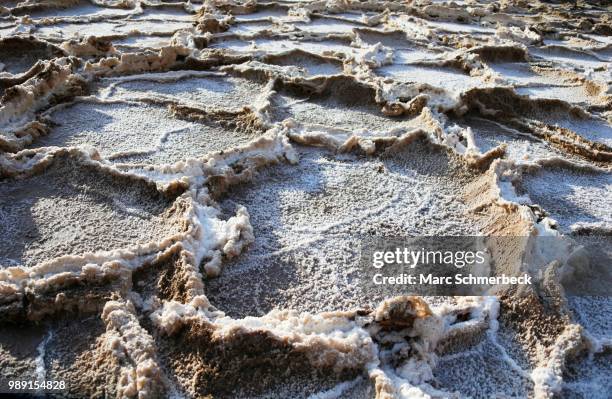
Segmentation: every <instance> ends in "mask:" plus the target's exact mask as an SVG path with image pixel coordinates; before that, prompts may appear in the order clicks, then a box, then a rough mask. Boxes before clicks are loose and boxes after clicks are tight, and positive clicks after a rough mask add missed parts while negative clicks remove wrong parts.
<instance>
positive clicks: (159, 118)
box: [34, 102, 256, 164]
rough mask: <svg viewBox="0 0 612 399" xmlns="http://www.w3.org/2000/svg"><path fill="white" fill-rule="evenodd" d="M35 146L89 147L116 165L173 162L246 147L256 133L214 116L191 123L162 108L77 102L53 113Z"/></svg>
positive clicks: (128, 104)
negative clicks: (50, 120)
mask: <svg viewBox="0 0 612 399" xmlns="http://www.w3.org/2000/svg"><path fill="white" fill-rule="evenodd" d="M51 117H52V120H53V127H52V129H51V131H50V132H49V134H48V135H46V136H44V137H43V138H41V139H40V140H38V141H37V142H36V143H35V145H34V147H47V146H93V147H95V148H96V149H97V150H98V151H99V153H100V155H101V156H103V157H105V158H109V159H111V160H113V161H117V162H128V163H138V162H146V163H155V164H161V163H175V162H178V161H181V160H185V159H189V158H199V157H202V156H204V155H206V154H208V153H211V152H216V151H222V150H226V149H229V148H233V147H236V146H239V145H242V144H246V143H248V142H249V141H250V140H252V139H253V138H255V137H256V133H253V132H246V131H240V129H238V128H235V127H231V126H229V125H225V126H224V124H221V123H220V122H219V121H216V120H215V118H214V117H210V118H205V119H204V120H201V121H200V120H197V121H191V120H189V118H182V119H181V118H180V117H179V116H178V115H175V114H174V113H173V112H172V111H171V110H170V109H168V108H167V107H165V106H161V105H148V104H139V103H124V102H116V103H96V102H80V103H76V104H74V105H72V106H68V107H66V108H60V109H59V110H57V111H56V112H54V113H53V114H52V116H51Z"/></svg>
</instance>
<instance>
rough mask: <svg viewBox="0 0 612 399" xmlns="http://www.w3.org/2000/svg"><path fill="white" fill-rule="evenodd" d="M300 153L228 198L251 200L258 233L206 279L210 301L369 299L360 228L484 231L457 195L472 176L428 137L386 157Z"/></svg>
mask: <svg viewBox="0 0 612 399" xmlns="http://www.w3.org/2000/svg"><path fill="white" fill-rule="evenodd" d="M300 155H301V160H300V163H299V164H298V165H297V166H291V167H287V166H282V167H281V166H279V167H274V168H272V169H270V170H269V171H265V172H262V173H261V175H260V176H259V177H258V178H257V179H256V181H254V182H253V183H251V184H248V185H246V186H243V187H239V188H236V189H233V190H232V191H231V192H230V193H229V194H228V197H227V199H225V200H223V201H222V202H221V205H222V207H223V208H224V209H226V210H227V212H228V214H231V213H232V212H233V209H234V208H235V207H236V205H237V204H241V205H244V206H246V207H247V209H248V210H249V213H250V215H251V223H252V224H253V227H254V230H255V231H254V233H255V237H256V238H255V243H254V244H253V246H252V248H250V249H249V251H248V252H247V253H245V254H243V255H242V256H240V257H239V258H238V259H237V260H235V261H232V262H230V263H228V265H227V267H226V268H225V270H224V271H223V274H222V275H221V276H220V277H218V278H215V279H212V280H210V281H208V282H207V296H208V297H209V298H210V299H211V301H212V303H213V304H215V305H216V306H217V307H219V308H220V309H222V310H224V311H226V312H228V313H229V314H230V315H232V316H235V317H243V316H246V315H261V314H264V313H266V312H267V311H269V310H271V309H272V308H274V307H283V308H292V309H298V310H300V311H309V312H319V311H329V310H346V309H351V308H355V307H358V306H364V305H368V304H370V305H371V304H373V303H376V299H375V298H364V297H363V295H362V294H363V293H362V292H360V291H359V287H357V286H356V283H357V278H356V273H357V267H358V262H359V256H360V255H359V254H360V251H361V241H362V237H366V238H367V237H372V236H377V237H411V236H418V235H462V234H463V235H469V234H476V233H477V231H475V227H473V224H471V223H470V222H469V216H468V215H467V209H466V206H465V204H464V203H463V202H462V200H461V199H460V198H461V197H460V193H461V189H462V188H461V187H462V186H461V181H463V182H465V181H466V180H463V179H467V178H465V177H461V171H460V170H459V169H454V167H453V166H452V164H453V162H452V161H451V160H450V159H449V158H448V156H447V155H446V154H445V153H444V152H439V151H438V150H433V149H432V148H430V147H429V145H428V144H427V143H425V142H418V143H416V144H414V146H411V147H409V148H408V149H407V150H405V152H402V154H400V155H399V156H397V157H395V158H389V159H386V158H382V159H378V158H363V157H360V156H357V155H333V154H332V153H329V152H327V151H324V150H314V149H307V148H300ZM245 290H246V292H245Z"/></svg>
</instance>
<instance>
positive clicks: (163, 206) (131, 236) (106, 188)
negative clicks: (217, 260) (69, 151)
mask: <svg viewBox="0 0 612 399" xmlns="http://www.w3.org/2000/svg"><path fill="white" fill-rule="evenodd" d="M170 205H171V203H170V202H169V200H168V199H166V198H164V197H163V196H162V195H160V194H159V193H158V192H157V190H156V189H155V188H154V187H151V186H149V185H147V184H145V183H143V182H140V181H132V180H130V179H128V178H125V177H124V178H121V177H115V176H111V175H110V174H107V173H103V172H101V171H99V170H97V169H96V168H95V167H91V166H86V165H83V164H81V163H80V162H77V161H74V160H72V159H70V158H67V159H57V160H55V161H54V162H53V164H52V165H51V166H50V167H49V168H48V169H47V170H45V171H43V172H42V173H40V174H39V175H37V176H34V177H31V178H26V179H22V180H21V179H20V180H16V179H4V180H2V181H1V184H0V220H1V221H2V223H1V224H0V240H1V241H2V242H4V243H10V245H2V246H1V247H0V264H1V265H3V266H14V265H25V266H33V265H36V264H38V263H41V262H44V261H48V260H51V259H53V258H56V257H59V256H62V255H72V254H74V255H78V254H85V253H89V252H96V251H110V250H114V249H120V248H129V247H132V246H135V245H137V244H145V243H148V242H151V241H158V240H160V239H162V238H164V237H166V236H170V235H172V234H173V232H174V233H175V232H176V231H177V226H175V224H174V223H173V218H174V217H173V215H172V214H171V213H169V212H168V208H169V207H170Z"/></svg>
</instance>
